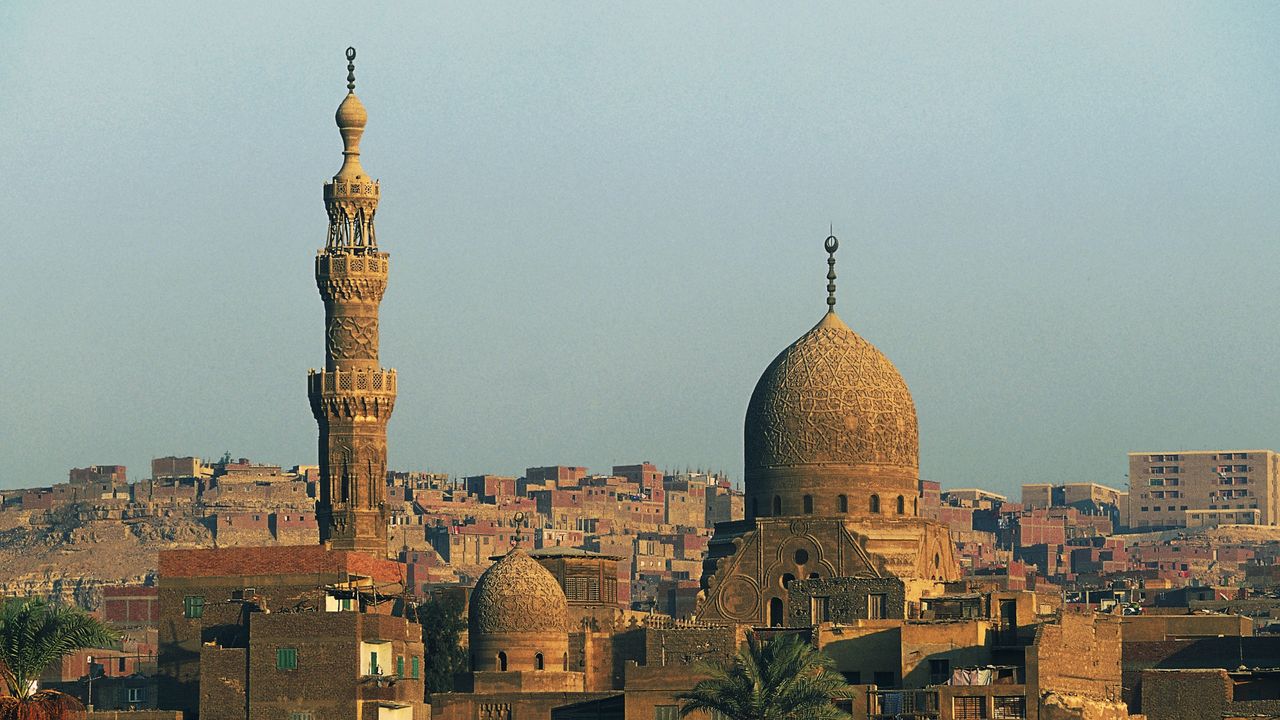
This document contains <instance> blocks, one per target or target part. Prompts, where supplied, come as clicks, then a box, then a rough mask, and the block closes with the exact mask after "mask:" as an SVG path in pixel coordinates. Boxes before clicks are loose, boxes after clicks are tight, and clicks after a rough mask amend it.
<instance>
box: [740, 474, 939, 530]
mask: <svg viewBox="0 0 1280 720" xmlns="http://www.w3.org/2000/svg"><path fill="white" fill-rule="evenodd" d="M746 487H747V491H746V498H745V505H746V516H747V518H748V519H751V518H757V517H780V516H795V515H800V516H803V515H819V516H825V517H841V516H851V517H862V516H881V517H885V518H894V517H914V516H915V515H916V514H917V507H918V500H919V480H918V472H917V470H916V469H915V468H914V467H903V466H895V465H846V464H824V465H809V466H798V467H774V468H755V469H753V470H751V471H749V473H748V474H747V477H746ZM899 498H901V512H899Z"/></svg>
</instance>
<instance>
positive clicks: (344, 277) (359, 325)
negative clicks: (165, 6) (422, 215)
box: [307, 48, 396, 557]
mask: <svg viewBox="0 0 1280 720" xmlns="http://www.w3.org/2000/svg"><path fill="white" fill-rule="evenodd" d="M355 57H356V51H355V49H354V48H347V61H348V64H347V90H348V92H347V97H346V98H345V99H344V100H343V101H342V104H341V105H339V106H338V112H337V116H336V120H337V123H338V130H339V131H340V132H341V133H342V145H343V150H342V155H343V160H342V168H341V169H339V170H338V174H337V175H334V176H333V181H332V182H327V183H325V185H324V204H325V209H326V210H328V213H329V238H328V241H327V242H326V243H325V247H324V249H322V250H320V251H319V252H318V253H316V285H317V286H318V287H319V288H320V296H321V297H322V298H324V316H325V318H324V319H325V365H324V369H323V370H318V371H317V370H312V371H311V373H310V375H309V377H308V379H307V380H308V382H307V391H308V395H309V396H310V398H311V411H312V413H313V414H314V415H315V417H316V422H317V423H318V424H319V425H320V499H319V500H318V501H317V502H316V520H317V521H318V522H319V525H320V542H321V543H322V544H324V545H327V546H329V547H332V548H334V549H336V550H359V551H363V552H368V553H372V554H375V555H377V556H379V557H381V556H384V555H385V554H386V552H387V506H386V493H387V489H386V475H387V420H388V419H389V418H390V417H391V410H392V408H393V407H394V406H395V400H396V371H395V370H387V369H383V368H382V367H380V366H379V364H378V304H379V303H380V302H381V301H382V293H383V291H384V290H385V289H386V287H387V266H388V261H387V254H386V253H384V252H379V250H378V243H377V239H376V237H375V235H374V231H373V214H374V211H376V210H377V208H378V193H379V188H378V183H377V181H375V180H372V179H370V178H369V176H368V175H367V174H366V173H365V171H364V168H362V167H360V136H361V135H362V134H363V133H364V125H365V121H366V120H367V117H368V116H367V115H366V113H365V110H364V105H362V104H361V103H360V99H359V98H357V97H356V94H355V64H354V61H355Z"/></svg>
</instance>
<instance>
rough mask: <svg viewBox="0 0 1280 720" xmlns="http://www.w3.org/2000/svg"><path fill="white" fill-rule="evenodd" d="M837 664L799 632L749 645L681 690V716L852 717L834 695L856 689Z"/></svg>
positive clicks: (751, 639) (738, 719)
mask: <svg viewBox="0 0 1280 720" xmlns="http://www.w3.org/2000/svg"><path fill="white" fill-rule="evenodd" d="M834 667H835V662H834V661H833V660H832V659H831V658H830V657H829V656H827V655H826V654H824V653H822V652H821V651H819V650H818V649H816V648H814V647H813V646H812V645H810V644H809V643H808V642H806V641H805V640H804V639H803V638H801V637H800V636H798V635H784V636H782V637H779V638H776V639H774V640H770V641H767V642H762V641H761V640H759V639H758V638H757V637H756V636H755V635H750V636H748V637H747V646H746V647H744V648H741V649H740V650H738V654H737V655H736V656H734V658H733V659H732V660H730V661H728V662H725V663H722V664H719V665H711V666H708V667H707V670H708V672H710V673H711V677H710V678H707V679H706V680H702V681H701V682H699V683H698V684H697V685H694V686H693V689H692V690H690V691H688V692H684V693H680V694H679V695H677V696H676V697H677V698H678V699H679V700H681V701H682V702H681V703H680V715H681V717H684V716H687V715H689V714H690V713H693V712H696V711H699V710H702V711H707V710H711V711H717V712H719V713H720V714H721V715H723V716H724V717H725V718H728V720H841V719H843V718H848V717H849V715H848V713H845V712H843V711H841V710H839V709H838V708H836V706H835V705H834V704H832V702H831V700H832V698H837V697H852V693H853V689H852V688H851V687H850V686H849V685H848V684H847V683H846V682H845V681H844V677H842V676H841V675H840V674H839V673H837V672H836V671H835V669H834Z"/></svg>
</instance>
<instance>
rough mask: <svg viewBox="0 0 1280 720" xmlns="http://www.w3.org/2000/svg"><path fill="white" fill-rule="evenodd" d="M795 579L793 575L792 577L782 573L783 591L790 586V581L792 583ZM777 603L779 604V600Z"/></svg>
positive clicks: (789, 574)
mask: <svg viewBox="0 0 1280 720" xmlns="http://www.w3.org/2000/svg"><path fill="white" fill-rule="evenodd" d="M795 579H796V576H795V575H792V574H791V573H783V574H782V587H783V588H784V589H785V588H786V587H787V586H788V585H790V584H791V583H792V581H794V580H795ZM779 602H781V600H779Z"/></svg>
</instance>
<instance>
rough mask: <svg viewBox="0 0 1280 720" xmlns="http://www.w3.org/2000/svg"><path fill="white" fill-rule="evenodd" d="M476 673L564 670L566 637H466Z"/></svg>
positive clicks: (566, 656)
mask: <svg viewBox="0 0 1280 720" xmlns="http://www.w3.org/2000/svg"><path fill="white" fill-rule="evenodd" d="M469 643H470V650H469V651H470V653H471V669H472V670H474V671H477V672H486V671H487V672H538V671H554V670H559V671H563V670H567V669H568V667H567V666H568V662H569V659H568V658H569V636H568V635H567V634H563V633H562V634H559V635H556V634H554V633H491V634H487V635H481V636H479V637H473V638H471V639H470V640H469Z"/></svg>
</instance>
